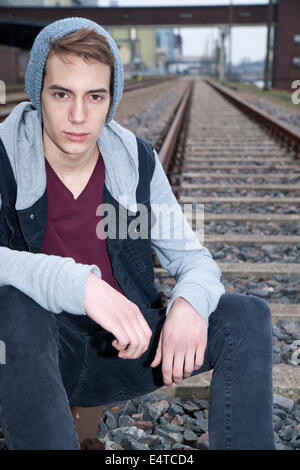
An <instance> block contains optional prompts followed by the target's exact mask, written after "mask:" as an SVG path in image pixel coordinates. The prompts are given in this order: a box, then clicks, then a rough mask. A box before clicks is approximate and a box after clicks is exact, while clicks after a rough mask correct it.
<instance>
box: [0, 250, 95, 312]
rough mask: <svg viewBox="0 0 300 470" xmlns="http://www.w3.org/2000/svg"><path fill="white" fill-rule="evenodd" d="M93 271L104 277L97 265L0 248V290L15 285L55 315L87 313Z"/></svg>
mask: <svg viewBox="0 0 300 470" xmlns="http://www.w3.org/2000/svg"><path fill="white" fill-rule="evenodd" d="M90 272H93V273H95V274H96V275H97V276H98V277H99V278H101V271H100V269H99V268H98V266H96V265H95V264H93V265H87V264H81V263H76V262H75V261H74V260H73V258H67V257H66V258H63V257H61V256H56V255H46V254H43V253H30V252H27V251H18V250H12V249H10V248H6V247H0V287H3V286H7V285H11V286H14V287H16V288H17V289H19V290H20V291H22V292H23V293H24V294H26V295H28V296H29V297H31V298H32V299H33V300H35V301H36V302H37V303H38V304H39V305H41V306H42V307H44V308H45V309H46V310H49V311H51V312H53V313H61V312H62V311H66V312H69V313H73V314H77V315H85V314H86V313H85V310H84V291H85V285H86V281H87V277H88V275H89V273H90Z"/></svg>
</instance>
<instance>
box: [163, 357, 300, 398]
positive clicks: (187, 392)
mask: <svg viewBox="0 0 300 470" xmlns="http://www.w3.org/2000/svg"><path fill="white" fill-rule="evenodd" d="M212 372H213V371H208V372H204V373H203V374H199V375H196V376H195V377H190V378H188V379H185V380H184V381H183V382H182V384H180V385H175V384H174V385H172V387H162V388H161V389H160V392H162V393H163V394H164V395H165V396H166V397H167V398H169V399H170V398H173V397H175V396H179V397H180V398H182V399H183V400H189V399H190V398H191V396H192V395H194V396H196V397H197V398H200V399H205V400H208V399H209V397H210V381H211V377H212ZM273 393H277V394H279V395H283V396H285V397H287V398H290V399H292V400H294V401H296V400H298V399H300V367H294V366H289V365H287V364H275V365H274V366H273Z"/></svg>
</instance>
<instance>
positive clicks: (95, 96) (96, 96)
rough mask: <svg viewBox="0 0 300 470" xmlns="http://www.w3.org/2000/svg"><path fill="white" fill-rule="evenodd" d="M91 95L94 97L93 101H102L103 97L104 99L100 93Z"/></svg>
mask: <svg viewBox="0 0 300 470" xmlns="http://www.w3.org/2000/svg"><path fill="white" fill-rule="evenodd" d="M91 96H92V97H93V98H94V99H93V101H101V99H102V96H100V95H91ZM97 98H99V99H97Z"/></svg>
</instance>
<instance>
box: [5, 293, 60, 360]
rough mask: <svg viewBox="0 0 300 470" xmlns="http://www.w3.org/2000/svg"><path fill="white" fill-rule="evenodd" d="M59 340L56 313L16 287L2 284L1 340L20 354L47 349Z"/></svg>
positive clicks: (8, 347)
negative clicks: (53, 340) (54, 338)
mask: <svg viewBox="0 0 300 470" xmlns="http://www.w3.org/2000/svg"><path fill="white" fill-rule="evenodd" d="M53 334H54V335H55V337H56V339H58V331H57V326H56V322H55V319H54V314H53V313H52V312H48V311H47V310H45V309H44V308H43V307H41V306H40V305H39V304H38V303H36V302H35V301H34V300H33V299H31V298H30V297H29V296H27V295H26V294H24V293H23V292H22V291H20V290H19V289H17V288H15V287H14V286H3V287H0V339H1V340H2V341H4V342H5V344H6V345H7V350H9V349H10V350H12V349H13V351H14V352H15V353H16V354H17V355H18V354H19V353H20V355H22V354H25V353H26V352H28V354H31V352H32V353H33V354H34V353H37V352H38V351H42V350H45V348H47V347H48V346H49V343H51V342H52V339H53Z"/></svg>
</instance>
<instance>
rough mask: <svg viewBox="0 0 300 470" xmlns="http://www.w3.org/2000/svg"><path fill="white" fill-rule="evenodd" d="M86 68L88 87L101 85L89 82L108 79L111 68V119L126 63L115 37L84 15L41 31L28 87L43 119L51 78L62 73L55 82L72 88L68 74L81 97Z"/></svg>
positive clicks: (109, 114)
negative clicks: (67, 82)
mask: <svg viewBox="0 0 300 470" xmlns="http://www.w3.org/2000/svg"><path fill="white" fill-rule="evenodd" d="M72 64H73V65H72ZM83 71H84V73H85V74H86V75H85V77H86V79H85V82H86V91H88V90H91V89H93V90H94V89H98V88H100V87H99V86H93V87H92V88H91V87H89V86H88V85H92V84H93V82H96V81H97V78H99V80H98V81H100V82H101V81H102V79H104V80H107V73H108V72H109V84H108V86H109V96H107V99H106V103H107V101H109V107H108V109H107V117H106V120H105V122H106V123H108V122H109V121H110V120H111V119H112V118H113V115H114V113H115V110H116V107H117V105H118V103H119V101H120V99H121V97H122V92H123V84H124V73H123V65H122V61H121V57H120V54H119V50H118V47H117V45H116V43H115V41H114V40H113V38H112V37H111V36H110V34H109V33H108V32H107V31H106V30H105V29H104V28H102V27H101V26H100V25H98V24H97V23H95V22H94V21H91V20H88V19H86V18H80V17H74V18H65V19H63V20H58V21H55V22H54V23H51V24H50V25H48V26H46V27H45V28H44V29H42V30H41V31H40V33H39V34H38V35H37V37H36V38H35V41H34V44H33V46H32V49H31V53H30V59H29V62H28V66H27V70H26V75H25V87H26V92H27V95H28V97H29V99H30V101H31V102H32V104H33V105H34V106H35V108H36V109H37V111H38V117H39V119H40V121H41V123H42V122H43V120H44V116H43V112H42V111H43V105H44V103H42V101H44V98H47V97H48V96H47V93H46V87H47V86H51V85H53V83H51V84H50V83H49V82H50V81H52V79H54V78H55V79H57V80H58V78H59V74H61V79H60V80H59V83H57V80H56V81H55V84H59V85H62V86H64V87H65V88H68V89H71V87H66V85H65V84H64V83H62V78H63V75H64V78H66V77H68V79H69V80H70V81H71V82H72V85H73V88H74V87H75V88H76V90H73V89H72V91H75V92H76V93H75V94H76V96H77V97H79V94H78V95H77V91H78V92H80V91H82V92H83V83H81V81H82V80H83V78H84V77H83V73H82V72H83ZM70 75H71V76H70ZM95 85H97V84H96V83H95ZM99 85H100V83H99ZM44 95H45V96H44ZM72 96H73V97H74V95H72ZM78 102H79V100H78ZM98 108H99V106H98ZM44 109H45V108H44ZM74 131H75V130H74Z"/></svg>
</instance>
